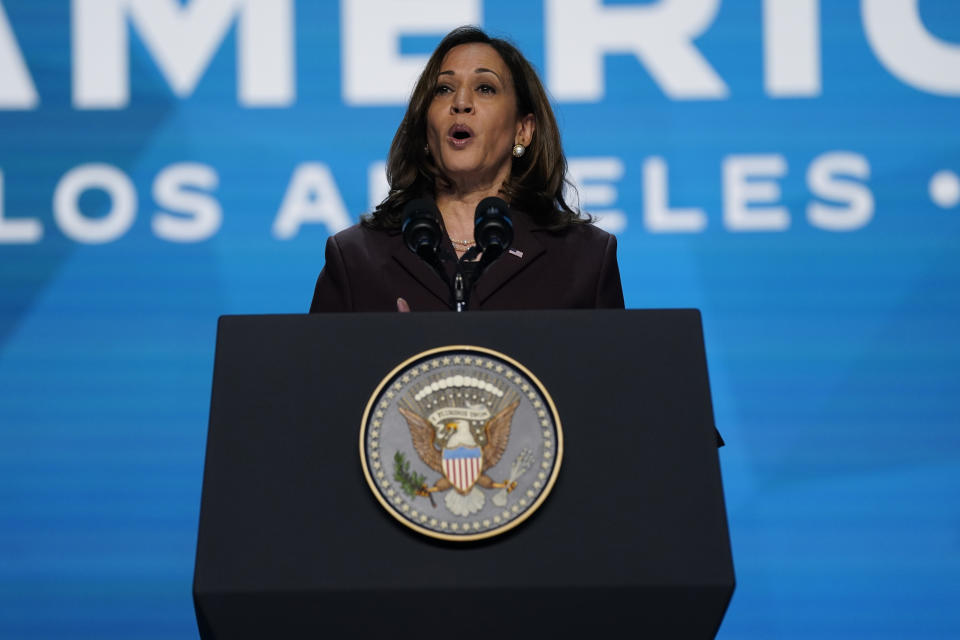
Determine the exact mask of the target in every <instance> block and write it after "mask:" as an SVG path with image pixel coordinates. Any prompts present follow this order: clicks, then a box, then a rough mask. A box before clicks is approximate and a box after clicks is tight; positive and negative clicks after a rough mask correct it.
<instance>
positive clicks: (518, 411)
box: [360, 346, 563, 540]
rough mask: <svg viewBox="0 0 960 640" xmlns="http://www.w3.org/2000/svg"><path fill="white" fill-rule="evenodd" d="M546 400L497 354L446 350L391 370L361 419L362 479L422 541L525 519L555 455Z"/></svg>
mask: <svg viewBox="0 0 960 640" xmlns="http://www.w3.org/2000/svg"><path fill="white" fill-rule="evenodd" d="M562 444H563V438H562V432H561V431H560V421H559V417H558V416H557V413H556V409H555V407H554V405H553V401H552V400H551V399H550V397H549V395H548V394H547V392H546V389H545V388H544V387H543V385H542V384H541V383H540V381H539V380H537V379H536V378H535V377H534V376H533V374H532V373H531V372H530V371H528V370H527V369H525V368H524V367H523V366H522V365H520V364H519V363H518V362H516V361H514V360H512V359H510V358H509V357H507V356H505V355H504V354H501V353H498V352H496V351H492V350H490V349H484V348H481V347H466V346H453V347H443V348H439V349H432V350H430V351H428V352H425V353H422V354H418V355H416V356H414V357H412V358H410V359H408V360H407V361H406V362H404V363H402V364H400V365H399V366H398V367H396V368H395V369H394V370H393V371H392V372H391V373H390V374H389V375H388V376H387V377H386V378H384V380H383V382H381V384H380V386H379V387H378V388H377V390H376V391H375V392H374V394H373V396H372V397H371V399H370V402H369V403H368V405H367V409H366V411H365V413H364V418H363V424H362V426H361V437H360V449H361V462H362V464H363V469H364V475H365V476H366V478H367V482H368V484H370V487H371V489H372V490H373V492H374V495H375V496H376V497H377V499H378V500H379V501H380V503H381V504H382V505H383V506H384V507H385V508H386V509H387V511H389V512H390V513H391V515H393V516H394V517H396V518H397V519H398V520H400V521H401V522H402V523H404V524H405V525H407V526H410V527H411V528H413V529H415V530H417V531H419V532H421V533H425V534H427V535H430V536H433V537H437V538H444V539H449V540H474V539H478V538H484V537H489V536H492V535H496V534H498V533H501V532H503V531H506V530H507V529H510V528H512V527H514V526H516V525H517V524H519V523H520V522H522V521H523V520H524V519H526V518H527V517H528V516H529V515H530V514H531V513H532V512H533V511H534V510H535V509H536V508H538V507H539V506H540V504H541V503H542V502H543V500H544V499H546V496H547V494H548V493H549V492H550V489H551V488H552V486H553V483H554V481H555V479H556V475H557V473H558V471H559V468H560V460H561V456H562Z"/></svg>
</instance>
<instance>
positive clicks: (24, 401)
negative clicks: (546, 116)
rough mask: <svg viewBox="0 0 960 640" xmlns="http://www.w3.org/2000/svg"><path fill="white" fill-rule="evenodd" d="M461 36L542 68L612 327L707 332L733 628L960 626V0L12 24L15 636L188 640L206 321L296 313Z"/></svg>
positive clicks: (9, 321)
mask: <svg viewBox="0 0 960 640" xmlns="http://www.w3.org/2000/svg"><path fill="white" fill-rule="evenodd" d="M466 23H473V24H478V25H482V26H483V27H485V28H487V29H489V30H490V31H491V32H493V33H494V34H498V35H505V36H507V37H510V38H511V39H513V41H514V42H516V43H517V44H518V45H519V46H520V47H521V48H522V49H523V51H524V52H525V53H526V54H527V55H528V56H529V58H530V59H531V60H532V61H533V63H534V64H535V65H536V66H537V68H538V69H539V70H540V72H541V74H542V77H543V79H544V82H545V84H546V86H547V89H548V90H549V92H550V94H551V96H552V98H553V99H554V101H555V108H556V110H557V115H558V118H559V121H560V124H561V127H562V132H563V138H564V143H565V146H566V151H567V154H568V157H569V160H570V169H571V173H572V177H573V178H574V180H575V182H576V183H577V185H578V187H579V201H580V204H581V206H582V207H583V208H584V209H586V210H588V211H590V212H592V213H594V214H596V215H598V216H600V218H601V224H602V225H603V226H605V227H606V228H608V229H609V230H611V231H613V232H615V233H616V234H617V236H618V238H619V248H620V253H619V258H620V267H621V274H622V277H623V284H624V292H625V294H626V300H627V304H628V306H630V307H633V308H645V307H698V308H700V309H701V310H702V311H703V318H704V325H705V331H706V339H707V345H708V347H707V350H708V358H709V367H710V372H711V375H712V385H713V396H714V401H715V407H716V418H717V424H718V426H719V428H720V430H721V432H722V433H723V435H724V437H725V438H726V440H727V443H728V444H727V447H726V448H725V449H723V450H722V452H721V458H722V464H723V472H724V478H725V482H726V495H727V506H728V509H729V514H730V527H731V537H732V543H733V549H734V557H735V561H736V568H737V576H738V583H739V584H738V587H737V592H736V594H735V596H734V599H733V603H732V605H731V608H730V611H729V614H728V617H727V620H726V623H725V625H724V628H723V629H722V631H721V634H720V637H722V638H810V637H817V638H844V639H845V638H851V637H871V638H898V639H899V638H905V637H911V638H935V637H942V638H947V637H957V636H958V634H960V606H958V602H960V408H958V399H960V337H958V329H960V259H958V257H960V256H958V248H960V179H958V173H960V4H958V3H957V2H955V1H954V0H942V1H935V0H919V1H918V0H912V1H911V0H862V1H860V2H855V1H853V0H846V1H833V0H830V1H829V2H827V1H818V0H766V1H761V0H750V1H746V0H745V1H739V0H738V1H733V0H728V1H726V2H721V1H720V0H660V1H659V2H623V1H616V2H615V1H613V0H603V1H601V0H543V1H542V2H541V1H534V2H515V1H510V0H502V1H501V0H496V1H495V0H488V1H486V2H480V1H479V0H442V1H437V2H427V1H425V0H343V1H342V2H340V3H336V2H307V1H306V0H301V1H299V2H294V0H192V1H189V2H188V1H179V0H73V2H66V1H64V0H59V1H54V0H3V1H2V2H0V636H2V637H8V638H28V637H29V638H45V637H50V638H53V637H69V638H98V639H104V638H114V637H115V638H125V639H130V638H174V637H183V638H189V637H194V636H195V634H196V631H195V623H194V618H193V609H192V603H191V599H190V586H191V573H192V568H193V559H194V544H195V540H196V526H197V516H198V507H199V498H200V486H201V473H202V465H203V453H204V443H205V432H206V420H207V409H208V401H209V393H210V379H211V365H212V359H213V350H214V335H215V328H216V321H217V317H218V316H219V315H221V314H236V313H245V314H246V313H268V312H269V313H276V312H284V313H299V312H303V311H305V310H306V309H307V307H308V304H309V301H310V297H311V293H312V287H313V284H314V279H315V278H316V275H317V273H318V272H319V271H320V268H321V267H322V266H323V246H324V241H325V240H326V238H327V236H328V235H330V234H331V233H334V232H336V231H338V230H340V229H343V228H345V227H347V226H348V225H350V224H353V223H354V222H356V220H357V219H358V216H359V215H360V214H361V213H363V212H365V211H368V210H369V209H370V207H371V205H372V204H373V203H375V202H377V201H378V200H379V199H380V198H381V197H382V195H383V193H384V178H383V169H382V167H383V164H382V163H383V161H384V157H385V154H386V151H387V149H388V145H389V143H390V140H391V138H392V136H393V133H394V131H395V128H396V126H397V124H398V122H399V121H400V118H401V116H402V114H403V110H404V107H403V104H404V101H405V99H406V97H407V96H408V94H409V92H410V88H411V86H412V82H413V79H414V77H415V75H416V73H417V71H418V69H419V68H420V67H421V65H422V64H423V62H424V60H425V54H427V53H428V52H429V51H430V50H431V49H432V48H433V47H434V46H435V45H436V43H437V42H438V41H439V39H440V37H441V36H442V34H443V33H445V32H446V31H447V30H449V29H450V28H452V27H454V26H457V25H460V24H466ZM624 402H629V398H624ZM624 615H625V617H627V616H628V615H629V614H628V613H627V612H625V614H624Z"/></svg>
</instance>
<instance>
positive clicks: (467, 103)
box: [450, 87, 473, 113]
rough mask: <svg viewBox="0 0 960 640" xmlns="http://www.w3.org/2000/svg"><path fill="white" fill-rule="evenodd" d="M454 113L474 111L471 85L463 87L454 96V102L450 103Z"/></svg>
mask: <svg viewBox="0 0 960 640" xmlns="http://www.w3.org/2000/svg"><path fill="white" fill-rule="evenodd" d="M450 110H451V111H452V112H453V113H472V112H473V99H472V94H471V93H470V89H469V87H461V88H460V89H459V90H458V91H457V93H456V94H455V95H454V96H453V103H452V104H451V105H450Z"/></svg>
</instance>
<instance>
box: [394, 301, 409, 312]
mask: <svg viewBox="0 0 960 640" xmlns="http://www.w3.org/2000/svg"><path fill="white" fill-rule="evenodd" d="M397 311H399V312H400V313H408V312H409V311H410V305H409V304H407V301H406V300H404V299H403V298H397Z"/></svg>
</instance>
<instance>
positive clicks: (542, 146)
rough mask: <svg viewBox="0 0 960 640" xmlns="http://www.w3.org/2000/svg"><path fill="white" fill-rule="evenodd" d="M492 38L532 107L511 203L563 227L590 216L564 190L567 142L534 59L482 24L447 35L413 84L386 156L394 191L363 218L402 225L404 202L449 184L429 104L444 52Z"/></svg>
mask: <svg viewBox="0 0 960 640" xmlns="http://www.w3.org/2000/svg"><path fill="white" fill-rule="evenodd" d="M471 43H482V44H488V45H490V46H491V47H493V48H494V50H496V52H497V53H498V54H499V55H500V57H501V58H502V59H503V62H504V63H505V64H506V65H507V68H508V69H510V75H511V77H512V78H513V88H514V93H515V95H516V98H517V111H518V114H519V115H521V116H524V115H526V114H528V113H532V114H533V117H534V122H535V128H534V132H533V139H532V140H531V143H530V145H529V146H528V147H527V150H526V153H524V155H523V156H522V157H520V158H513V164H512V169H511V171H510V176H509V177H508V178H507V180H505V181H504V184H503V186H502V187H501V189H500V193H501V195H502V196H503V198H504V199H505V200H506V201H507V202H508V203H510V206H511V208H513V209H515V210H517V211H522V212H524V213H526V214H527V215H529V216H531V217H532V218H533V220H534V222H535V223H536V224H539V225H542V226H545V227H548V228H551V229H556V230H559V229H562V228H564V227H567V226H569V225H572V224H577V223H582V222H589V221H590V218H589V216H587V217H581V215H580V213H579V212H578V211H577V210H576V209H574V208H573V207H571V206H570V205H569V204H567V202H566V200H565V199H564V197H563V190H564V185H565V184H568V183H567V159H566V157H565V156H564V154H563V146H562V145H561V143H560V130H559V128H558V127H557V121H556V118H554V116H553V109H551V107H550V101H549V99H548V98H547V93H546V91H544V89H543V85H542V84H541V83H540V78H539V77H537V72H536V71H535V70H534V68H533V66H532V65H531V64H530V63H529V62H528V61H527V59H526V58H524V57H523V54H522V53H520V51H519V50H518V49H517V48H516V47H515V46H514V45H512V44H511V43H509V42H507V41H506V40H502V39H500V38H491V37H490V36H488V35H487V34H486V33H484V32H483V31H482V30H480V29H478V28H476V27H459V28H457V29H454V30H453V31H451V32H450V33H448V34H447V35H446V37H444V39H443V40H442V41H441V42H440V44H439V45H438V46H437V48H436V50H434V52H433V54H432V55H431V56H430V59H429V60H428V61H427V66H426V67H425V68H424V70H423V73H421V74H420V79H419V80H417V84H416V86H415V87H414V89H413V95H412V96H411V98H410V104H409V105H408V106H407V113H406V115H404V117H403V121H402V122H401V123H400V126H399V128H397V133H396V135H395V136H394V137H393V143H392V144H391V145H390V154H389V156H388V157H387V181H388V182H389V184H390V192H389V194H388V195H387V197H386V198H385V199H384V200H383V202H381V203H380V204H379V205H377V208H376V209H375V210H374V211H373V213H371V214H370V215H368V216H365V217H364V219H363V224H365V225H366V226H369V227H374V228H381V229H397V228H399V227H400V225H401V224H402V222H403V221H402V216H403V207H404V205H405V204H407V203H408V202H410V201H411V200H414V199H416V198H419V197H423V196H425V195H434V191H435V188H436V185H437V184H438V183H439V184H450V183H451V181H450V179H449V178H448V177H447V176H445V175H444V174H443V172H442V171H441V170H440V168H439V167H438V166H437V164H436V162H434V160H433V158H432V157H431V156H430V154H429V153H428V151H427V111H428V110H429V109H430V103H431V101H432V100H433V97H434V93H435V91H436V87H437V77H438V75H439V73H440V71H441V70H442V69H441V65H442V64H443V59H444V57H445V56H446V55H447V53H448V52H449V51H450V50H451V49H453V48H454V47H457V46H459V45H462V44H471Z"/></svg>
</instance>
